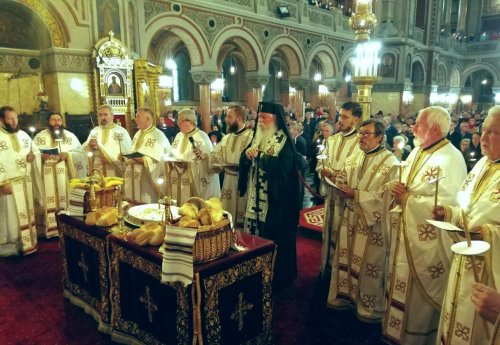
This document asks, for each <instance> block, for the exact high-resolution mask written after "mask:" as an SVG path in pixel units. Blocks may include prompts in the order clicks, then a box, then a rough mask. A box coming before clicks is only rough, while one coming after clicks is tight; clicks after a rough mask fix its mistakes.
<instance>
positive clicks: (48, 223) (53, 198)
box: [33, 129, 87, 238]
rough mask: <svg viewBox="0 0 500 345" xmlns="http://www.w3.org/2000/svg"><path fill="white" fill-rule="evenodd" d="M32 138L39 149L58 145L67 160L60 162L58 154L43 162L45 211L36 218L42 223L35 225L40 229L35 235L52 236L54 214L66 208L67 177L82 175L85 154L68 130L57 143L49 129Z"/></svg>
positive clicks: (83, 175)
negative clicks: (39, 217)
mask: <svg viewBox="0 0 500 345" xmlns="http://www.w3.org/2000/svg"><path fill="white" fill-rule="evenodd" d="M33 141H34V143H35V145H36V146H37V147H38V148H39V149H40V150H42V151H43V150H48V149H58V150H59V148H60V149H61V151H62V152H63V153H66V154H67V158H66V161H59V157H58V156H53V158H51V159H48V160H46V161H45V162H42V179H43V185H44V189H45V207H46V212H45V214H44V215H42V218H41V219H39V220H38V224H40V225H41V224H43V225H44V226H41V227H39V228H38V230H39V231H41V232H40V233H39V234H38V235H39V236H44V237H46V238H51V237H54V236H58V235H59V233H58V229H57V219H56V214H57V212H58V211H59V210H61V209H65V208H66V207H67V206H66V205H67V203H66V201H67V200H68V199H69V197H68V193H69V190H68V185H69V180H70V179H73V178H83V177H85V175H86V173H87V167H86V162H87V157H86V155H85V153H84V151H83V150H82V147H81V145H80V141H79V140H78V138H77V137H76V135H74V134H73V133H71V132H69V131H67V130H64V131H63V138H61V141H60V142H58V141H55V140H54V139H53V137H52V135H51V132H50V130H48V129H44V130H43V131H41V132H40V133H38V134H37V135H36V136H35V138H34V139H33Z"/></svg>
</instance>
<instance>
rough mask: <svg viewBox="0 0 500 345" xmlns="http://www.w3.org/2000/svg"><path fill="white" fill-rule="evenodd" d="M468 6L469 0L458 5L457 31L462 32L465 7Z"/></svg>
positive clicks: (464, 20) (462, 0) (464, 22)
mask: <svg viewBox="0 0 500 345" xmlns="http://www.w3.org/2000/svg"><path fill="white" fill-rule="evenodd" d="M468 6H469V0H460V3H459V5H458V22H457V31H460V32H464V31H465V24H466V23H467V7H468Z"/></svg>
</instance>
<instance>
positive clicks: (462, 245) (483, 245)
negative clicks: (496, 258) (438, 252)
mask: <svg viewBox="0 0 500 345" xmlns="http://www.w3.org/2000/svg"><path fill="white" fill-rule="evenodd" d="M489 249H490V244H489V243H488V242H484V241H471V246H470V247H469V246H468V245H467V241H463V242H458V243H455V244H454V245H452V246H451V250H452V251H453V252H454V253H457V254H460V255H478V254H482V253H484V252H487V251H488V250H489Z"/></svg>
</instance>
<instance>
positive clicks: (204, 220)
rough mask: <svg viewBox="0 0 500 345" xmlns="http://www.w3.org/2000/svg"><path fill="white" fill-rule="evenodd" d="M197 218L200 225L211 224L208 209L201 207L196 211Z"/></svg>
mask: <svg viewBox="0 0 500 345" xmlns="http://www.w3.org/2000/svg"><path fill="white" fill-rule="evenodd" d="M198 219H199V220H200V223H201V224H202V225H210V224H212V221H211V217H210V214H209V211H208V210H207V209H206V208H202V209H201V210H200V212H198Z"/></svg>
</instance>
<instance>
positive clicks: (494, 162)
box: [492, 158, 500, 164]
mask: <svg viewBox="0 0 500 345" xmlns="http://www.w3.org/2000/svg"><path fill="white" fill-rule="evenodd" d="M492 163H493V164H497V163H500V158H499V159H497V160H496V161H493V162H492Z"/></svg>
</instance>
